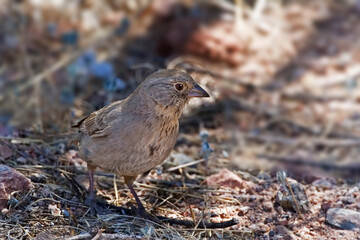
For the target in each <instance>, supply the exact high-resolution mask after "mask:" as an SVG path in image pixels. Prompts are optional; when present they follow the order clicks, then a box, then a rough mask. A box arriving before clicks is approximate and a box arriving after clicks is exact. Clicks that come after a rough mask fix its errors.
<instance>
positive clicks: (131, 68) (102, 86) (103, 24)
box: [0, 0, 360, 183]
mask: <svg viewBox="0 0 360 240" xmlns="http://www.w3.org/2000/svg"><path fill="white" fill-rule="evenodd" d="M359 23H360V1H358V0H343V1H335V0H333V1H331V0H324V1H311V0H309V1H305V0H304V1H291V0H287V1H285V0H272V1H266V0H234V1H230V0H229V1H225V0H224V1H215V0H214V1H212V0H208V1H206V0H166V1H165V0H154V1H150V0H133V1H124V0H108V1H95V0H73V1H65V0H17V1H13V0H0V136H1V137H2V139H6V138H16V137H28V138H37V139H43V140H46V141H49V139H52V138H50V137H49V136H53V135H56V134H61V133H65V132H68V131H69V128H70V126H71V124H72V123H73V122H74V121H75V120H76V119H79V118H80V117H81V116H85V115H86V114H88V113H89V112H91V111H93V110H95V109H99V108H101V107H103V106H105V105H107V104H109V103H111V102H112V101H116V100H119V99H123V98H125V97H127V96H128V95H129V94H130V93H131V92H132V91H133V90H134V89H135V88H136V87H137V85H138V84H139V83H140V82H141V81H142V80H143V79H145V78H146V76H148V75H149V74H150V73H152V72H154V71H156V70H158V69H161V68H177V69H182V70H184V71H187V72H188V73H189V74H191V75H192V77H193V78H194V79H195V80H196V81H197V82H198V83H199V84H200V85H201V86H203V87H204V88H205V89H206V90H207V91H208V92H209V93H210V95H211V98H210V99H206V100H204V99H202V100H196V101H194V102H191V104H190V105H189V106H188V108H187V109H186V111H185V114H184V116H183V117H182V118H181V127H180V131H181V133H180V136H179V140H178V143H177V145H176V148H175V152H181V153H184V154H186V156H190V157H191V158H194V159H198V158H200V157H201V156H200V155H201V153H199V146H201V141H204V139H203V140H202V139H201V137H200V136H199V133H204V132H207V134H208V135H209V137H208V138H207V139H206V141H208V143H209V144H210V146H211V148H212V149H213V152H212V153H211V155H210V160H209V166H210V169H211V171H214V172H216V168H217V166H218V165H219V164H225V165H227V166H228V167H232V168H234V169H244V170H245V169H246V170H247V171H250V172H253V173H255V174H258V175H259V174H262V173H263V171H269V172H271V173H274V172H276V171H277V170H279V169H286V170H287V171H289V173H290V176H294V177H295V178H297V179H302V180H305V181H306V182H308V183H311V182H313V181H314V180H316V179H317V178H318V177H319V176H328V175H329V176H330V175H334V174H335V175H336V176H339V175H340V176H341V177H343V178H344V179H346V180H348V181H352V182H354V181H357V178H358V176H359V172H360V162H359V153H360V152H359V151H360V148H359V145H360V131H359V125H360V114H359V113H360V104H359V100H360V87H359V84H358V80H359V74H360V65H359V62H358V61H360V41H359V39H360V24H359ZM205 150H206V149H205ZM179 159H182V160H181V161H180V160H179V161H180V164H181V163H184V161H187V160H186V159H185V160H184V157H182V158H180V157H179ZM356 176H357V177H356Z"/></svg>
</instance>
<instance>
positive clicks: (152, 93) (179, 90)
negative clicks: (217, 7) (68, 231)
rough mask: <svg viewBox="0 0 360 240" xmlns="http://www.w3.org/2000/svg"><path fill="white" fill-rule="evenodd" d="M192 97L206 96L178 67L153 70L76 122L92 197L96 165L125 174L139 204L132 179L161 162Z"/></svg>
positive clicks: (141, 209) (108, 170) (118, 174)
mask: <svg viewBox="0 0 360 240" xmlns="http://www.w3.org/2000/svg"><path fill="white" fill-rule="evenodd" d="M192 97H209V95H208V94H207V93H206V91H205V90H203V89H202V88H201V87H200V86H199V85H198V84H197V83H196V82H195V81H194V80H193V79H192V78H191V77H190V76H189V75H187V74H186V73H184V72H181V71H177V70H169V69H167V70H160V71H157V72H155V73H153V74H151V75H150V76H149V77H148V78H146V79H145V80H144V81H143V83H142V84H140V86H139V87H138V88H137V89H136V90H135V91H134V92H133V93H132V94H131V95H130V96H129V97H128V98H126V99H124V100H121V101H117V102H114V103H112V104H111V105H109V106H106V107H104V108H102V109H100V110H98V111H96V112H93V113H92V114H91V115H90V116H88V117H86V118H84V119H82V120H81V121H80V122H79V123H78V124H77V125H75V126H73V127H75V128H77V129H78V132H77V133H76V134H75V140H76V141H77V142H78V144H79V153H80V156H81V157H82V158H83V159H84V160H85V161H86V162H87V163H88V169H89V176H90V197H89V198H90V201H91V202H92V200H93V173H94V170H95V168H96V167H99V168H101V169H103V170H104V171H107V172H112V173H114V174H116V175H117V176H124V179H125V183H126V184H127V185H128V187H129V188H130V191H131V192H132V194H133V195H134V197H135V199H136V201H137V204H138V206H139V210H140V213H141V214H142V213H144V212H145V210H144V207H143V205H142V204H141V202H140V200H139V198H138V197H137V195H136V193H135V191H134V189H133V187H132V183H133V182H134V180H136V178H137V177H138V175H140V174H143V173H145V172H147V171H149V170H151V169H152V168H154V167H155V166H156V165H158V164H160V163H162V162H163V161H164V160H165V159H166V158H167V157H168V156H169V155H170V152H171V150H172V148H173V147H174V145H175V142H176V138H177V134H178V128H179V122H178V119H179V117H180V115H181V113H182V111H183V109H184V107H185V105H186V103H187V102H188V100H189V99H190V98H192Z"/></svg>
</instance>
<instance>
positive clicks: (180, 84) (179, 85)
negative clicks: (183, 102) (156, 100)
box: [175, 83, 184, 91]
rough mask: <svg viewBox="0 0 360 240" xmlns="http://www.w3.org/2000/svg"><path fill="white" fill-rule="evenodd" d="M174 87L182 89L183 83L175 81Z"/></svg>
mask: <svg viewBox="0 0 360 240" xmlns="http://www.w3.org/2000/svg"><path fill="white" fill-rule="evenodd" d="M175 88H176V90H178V91H181V90H183V89H184V85H183V84H182V83H177V84H175Z"/></svg>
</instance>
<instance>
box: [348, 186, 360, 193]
mask: <svg viewBox="0 0 360 240" xmlns="http://www.w3.org/2000/svg"><path fill="white" fill-rule="evenodd" d="M356 192H359V188H358V187H353V188H351V189H349V191H348V192H347V194H353V193H356Z"/></svg>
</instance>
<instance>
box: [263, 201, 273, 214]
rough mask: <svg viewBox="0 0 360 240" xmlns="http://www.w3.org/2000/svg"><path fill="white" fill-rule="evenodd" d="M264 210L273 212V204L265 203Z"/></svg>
mask: <svg viewBox="0 0 360 240" xmlns="http://www.w3.org/2000/svg"><path fill="white" fill-rule="evenodd" d="M263 209H264V211H265V212H271V211H272V210H273V204H272V202H270V201H268V202H264V203H263Z"/></svg>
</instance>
